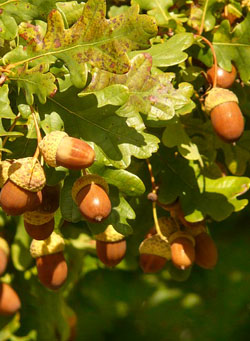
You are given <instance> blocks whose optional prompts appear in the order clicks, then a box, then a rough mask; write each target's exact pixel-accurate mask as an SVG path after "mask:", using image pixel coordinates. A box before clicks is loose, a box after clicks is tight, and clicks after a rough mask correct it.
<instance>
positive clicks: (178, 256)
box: [169, 231, 195, 270]
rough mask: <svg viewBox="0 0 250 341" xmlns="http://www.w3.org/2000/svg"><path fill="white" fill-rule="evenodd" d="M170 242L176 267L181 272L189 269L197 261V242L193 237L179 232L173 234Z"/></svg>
mask: <svg viewBox="0 0 250 341" xmlns="http://www.w3.org/2000/svg"><path fill="white" fill-rule="evenodd" d="M169 242H170V244H171V258H172V263H173V264H174V266H175V267H176V268H178V269H181V270H185V269H187V268H189V267H190V266H191V265H192V264H193V262H194V259H195V249H194V245H195V240H194V238H193V236H192V235H191V234H190V233H188V232H185V231H177V232H174V233H173V234H171V236H170V237H169Z"/></svg>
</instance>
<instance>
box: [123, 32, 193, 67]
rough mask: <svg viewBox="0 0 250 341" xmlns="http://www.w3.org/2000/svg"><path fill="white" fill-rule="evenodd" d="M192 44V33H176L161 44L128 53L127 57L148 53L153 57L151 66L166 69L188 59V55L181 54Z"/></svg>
mask: <svg viewBox="0 0 250 341" xmlns="http://www.w3.org/2000/svg"><path fill="white" fill-rule="evenodd" d="M193 42H194V36H193V34H192V33H187V32H186V33H177V34H175V35H174V36H173V37H171V38H170V39H168V40H167V41H166V42H164V43H162V44H155V45H153V46H152V47H150V48H149V49H148V50H145V51H139V52H130V53H129V56H130V57H134V56H135V55H136V54H138V53H141V52H146V53H149V54H150V55H151V56H152V57H153V66H158V67H167V66H172V65H177V64H179V63H181V62H183V61H185V60H186V59H187V58H188V54H187V53H185V52H183V50H186V49H187V48H189V47H190V46H191V45H192V44H193Z"/></svg>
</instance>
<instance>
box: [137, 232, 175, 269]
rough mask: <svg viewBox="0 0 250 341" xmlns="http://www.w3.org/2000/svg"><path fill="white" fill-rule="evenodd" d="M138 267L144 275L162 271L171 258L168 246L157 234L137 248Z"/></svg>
mask: <svg viewBox="0 0 250 341" xmlns="http://www.w3.org/2000/svg"><path fill="white" fill-rule="evenodd" d="M139 253H140V267H141V268H142V270H143V272H145V273H154V272H158V271H160V270H162V268H163V267H164V266H165V264H166V262H167V260H169V259H170V258H171V250H170V245H169V243H168V241H167V240H163V239H161V237H160V236H159V235H157V234H155V235H153V236H151V237H149V238H147V239H144V240H143V241H142V243H141V244H140V246H139Z"/></svg>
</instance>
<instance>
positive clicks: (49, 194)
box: [37, 184, 61, 214]
mask: <svg viewBox="0 0 250 341" xmlns="http://www.w3.org/2000/svg"><path fill="white" fill-rule="evenodd" d="M60 191H61V185H60V184H57V185H55V186H48V185H45V186H44V187H43V189H42V197H43V199H42V202H41V205H40V206H39V207H38V208H37V211H38V212H40V213H45V214H47V213H54V212H56V210H57V209H58V208H59V201H60Z"/></svg>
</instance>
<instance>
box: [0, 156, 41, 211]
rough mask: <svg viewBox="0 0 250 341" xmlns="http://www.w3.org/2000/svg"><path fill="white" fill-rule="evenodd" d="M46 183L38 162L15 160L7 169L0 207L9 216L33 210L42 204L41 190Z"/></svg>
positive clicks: (30, 158) (29, 159)
mask: <svg viewBox="0 0 250 341" xmlns="http://www.w3.org/2000/svg"><path fill="white" fill-rule="evenodd" d="M45 182H46V178H45V174H44V171H43V168H42V166H41V165H40V163H39V161H38V160H35V159H33V158H32V157H27V158H23V159H18V160H15V161H14V162H13V163H12V164H11V165H10V167H9V169H8V180H7V181H6V182H5V184H4V186H3V188H2V190H1V193H0V205H1V207H2V209H3V210H4V211H5V212H6V213H7V214H9V215H21V214H23V213H24V212H26V211H33V210H35V209H36V208H37V207H38V206H39V205H40V204H41V202H42V193H41V189H42V188H43V187H44V185H45Z"/></svg>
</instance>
